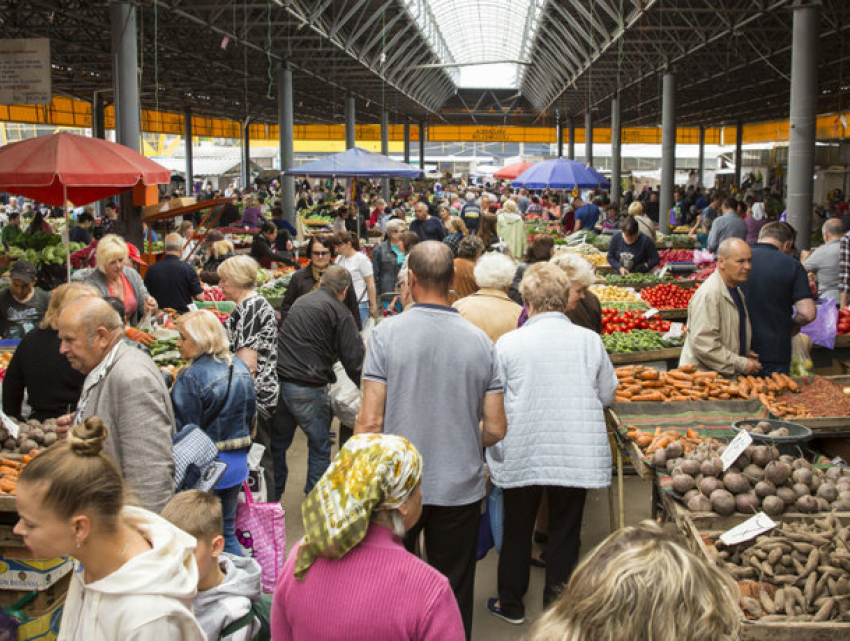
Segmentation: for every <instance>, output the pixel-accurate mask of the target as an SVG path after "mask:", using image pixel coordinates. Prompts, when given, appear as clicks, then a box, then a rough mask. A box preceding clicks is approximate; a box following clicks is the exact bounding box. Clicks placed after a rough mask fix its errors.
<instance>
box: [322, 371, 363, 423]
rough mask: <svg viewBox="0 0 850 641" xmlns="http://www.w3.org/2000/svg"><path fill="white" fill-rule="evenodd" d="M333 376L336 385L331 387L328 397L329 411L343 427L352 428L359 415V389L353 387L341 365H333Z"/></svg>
mask: <svg viewBox="0 0 850 641" xmlns="http://www.w3.org/2000/svg"><path fill="white" fill-rule="evenodd" d="M334 374H335V375H336V383H333V384H332V385H331V388H330V391H329V393H328V395H329V396H330V401H331V411H332V412H333V413H334V414H335V415H336V416H337V418H339V422H340V423H342V424H343V425H347V426H349V427H350V426H353V425H354V420H355V419H356V418H357V414H359V413H360V388H358V387H357V385H355V384H354V383H353V382H352V380H351V379H350V378H348V374H346V373H345V368H344V367H343V366H342V363H340V362H339V361H337V362H336V363H334Z"/></svg>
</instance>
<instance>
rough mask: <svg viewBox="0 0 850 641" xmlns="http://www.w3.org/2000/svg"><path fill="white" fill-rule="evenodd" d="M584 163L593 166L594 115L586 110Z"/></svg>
mask: <svg viewBox="0 0 850 641" xmlns="http://www.w3.org/2000/svg"><path fill="white" fill-rule="evenodd" d="M584 164H586V165H589V166H591V167H592V166H593V116H592V115H591V114H590V108H588V110H587V111H585V112H584Z"/></svg>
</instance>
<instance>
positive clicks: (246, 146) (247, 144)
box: [201, 118, 251, 189]
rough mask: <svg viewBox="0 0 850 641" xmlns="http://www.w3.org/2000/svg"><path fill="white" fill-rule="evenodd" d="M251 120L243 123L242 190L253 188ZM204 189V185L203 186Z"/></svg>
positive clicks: (247, 119) (246, 119) (248, 119)
mask: <svg viewBox="0 0 850 641" xmlns="http://www.w3.org/2000/svg"><path fill="white" fill-rule="evenodd" d="M250 129H251V119H250V118H245V122H243V123H242V189H250V187H251V138H250V135H249V133H250ZM201 188H202V189H203V185H201Z"/></svg>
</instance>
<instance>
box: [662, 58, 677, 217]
mask: <svg viewBox="0 0 850 641" xmlns="http://www.w3.org/2000/svg"><path fill="white" fill-rule="evenodd" d="M675 181H676V76H675V75H674V74H673V72H672V71H666V72H665V73H664V81H663V98H662V103H661V193H660V194H659V195H658V201H659V204H658V229H659V230H661V231H664V232H665V233H670V209H672V207H673V188H674V187H675Z"/></svg>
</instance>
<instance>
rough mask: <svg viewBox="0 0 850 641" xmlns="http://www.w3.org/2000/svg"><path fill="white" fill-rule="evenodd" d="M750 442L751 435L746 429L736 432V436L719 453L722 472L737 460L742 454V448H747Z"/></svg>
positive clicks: (751, 440)
mask: <svg viewBox="0 0 850 641" xmlns="http://www.w3.org/2000/svg"><path fill="white" fill-rule="evenodd" d="M752 442H753V437H752V436H750V433H749V432H748V431H747V430H741V431H740V432H738V436H736V437H735V438H733V439H732V442H731V443H729V445H727V446H726V449H725V450H723V454H721V455H720V460H721V461H723V471H724V472H725V471H726V470H728V469H729V466H730V465H732V464H733V463H734V462H735V461H737V460H738V457H739V456H741V454H743V452H744V450H745V449H747V447H749V445H750V444H751V443H752Z"/></svg>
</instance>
